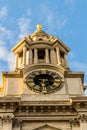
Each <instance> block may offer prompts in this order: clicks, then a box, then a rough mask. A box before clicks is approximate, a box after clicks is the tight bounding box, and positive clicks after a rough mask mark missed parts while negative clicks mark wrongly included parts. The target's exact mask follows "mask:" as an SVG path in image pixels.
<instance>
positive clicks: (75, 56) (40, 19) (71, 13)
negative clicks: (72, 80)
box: [0, 0, 87, 85]
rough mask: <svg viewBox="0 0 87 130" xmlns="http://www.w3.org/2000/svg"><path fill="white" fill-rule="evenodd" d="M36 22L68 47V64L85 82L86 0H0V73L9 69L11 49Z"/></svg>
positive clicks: (12, 56)
mask: <svg viewBox="0 0 87 130" xmlns="http://www.w3.org/2000/svg"><path fill="white" fill-rule="evenodd" d="M38 23H40V24H42V26H43V30H44V31H46V32H47V33H48V34H49V35H54V36H55V37H58V38H60V39H61V40H62V41H63V42H64V43H65V44H66V45H67V46H68V47H69V48H70V49H71V51H70V53H69V56H68V60H69V61H68V63H69V67H70V68H71V70H72V71H84V72H85V84H86V85H87V54H86V52H87V0H0V72H1V71H8V70H9V71H11V70H13V64H14V55H13V54H12V52H11V51H10V50H11V48H12V47H13V46H14V45H15V44H16V43H17V42H18V41H20V39H22V38H23V37H24V36H27V35H28V34H31V33H33V31H34V30H35V29H36V25H37V24H38Z"/></svg>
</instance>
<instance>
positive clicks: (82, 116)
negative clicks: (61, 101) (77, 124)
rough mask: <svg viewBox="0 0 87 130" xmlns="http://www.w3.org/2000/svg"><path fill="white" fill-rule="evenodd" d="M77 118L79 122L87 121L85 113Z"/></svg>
mask: <svg viewBox="0 0 87 130" xmlns="http://www.w3.org/2000/svg"><path fill="white" fill-rule="evenodd" d="M79 119H80V121H81V122H87V115H85V114H82V115H79Z"/></svg>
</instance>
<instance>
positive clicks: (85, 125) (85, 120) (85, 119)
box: [80, 114, 87, 130]
mask: <svg viewBox="0 0 87 130" xmlns="http://www.w3.org/2000/svg"><path fill="white" fill-rule="evenodd" d="M80 130H87V115H85V114H82V115H80Z"/></svg>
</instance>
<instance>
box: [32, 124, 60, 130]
mask: <svg viewBox="0 0 87 130" xmlns="http://www.w3.org/2000/svg"><path fill="white" fill-rule="evenodd" d="M34 130H61V129H58V128H56V127H54V126H51V125H49V124H45V125H43V126H40V127H38V128H36V129H34Z"/></svg>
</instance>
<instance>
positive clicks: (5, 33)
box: [0, 26, 12, 40]
mask: <svg viewBox="0 0 87 130" xmlns="http://www.w3.org/2000/svg"><path fill="white" fill-rule="evenodd" d="M11 38H12V31H11V30H9V29H7V28H5V27H3V26H0V40H9V39H11Z"/></svg>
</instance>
